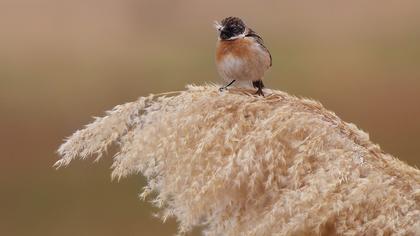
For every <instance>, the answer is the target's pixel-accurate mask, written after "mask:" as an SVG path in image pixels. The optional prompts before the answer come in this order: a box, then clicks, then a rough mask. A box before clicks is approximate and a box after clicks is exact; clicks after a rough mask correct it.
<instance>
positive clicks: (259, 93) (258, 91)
mask: <svg viewBox="0 0 420 236" xmlns="http://www.w3.org/2000/svg"><path fill="white" fill-rule="evenodd" d="M255 94H257V95H259V96H263V97H265V96H264V92H263V91H262V89H261V88H259V89H258V90H257V92H255Z"/></svg>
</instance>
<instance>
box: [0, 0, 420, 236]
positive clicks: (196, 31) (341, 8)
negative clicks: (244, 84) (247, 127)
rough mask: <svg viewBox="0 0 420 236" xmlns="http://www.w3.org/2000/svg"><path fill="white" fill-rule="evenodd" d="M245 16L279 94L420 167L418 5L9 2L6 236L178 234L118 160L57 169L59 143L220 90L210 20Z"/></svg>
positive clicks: (1, 200) (1, 16)
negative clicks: (135, 112)
mask: <svg viewBox="0 0 420 236" xmlns="http://www.w3.org/2000/svg"><path fill="white" fill-rule="evenodd" d="M229 15H236V16H241V17H243V18H244V20H245V21H246V22H247V23H248V24H249V25H250V26H252V27H253V28H254V29H255V30H256V31H257V32H258V33H260V34H261V35H262V36H263V38H264V39H265V41H266V45H267V47H268V48H269V49H270V51H271V53H272V56H273V67H272V69H271V71H270V72H269V73H268V74H267V76H266V80H265V83H266V85H267V86H268V87H270V88H275V89H281V90H284V91H287V92H289V93H291V94H295V95H298V96H303V97H311V98H314V99H316V100H319V101H321V102H322V103H323V104H324V105H325V106H326V107H327V108H328V109H331V110H333V111H334V112H336V113H337V114H338V115H339V116H340V117H341V118H343V119H344V120H346V121H349V122H353V123H355V124H357V125H358V126H359V127H360V128H362V129H363V130H365V131H367V132H369V133H370V135H371V139H372V140H373V141H374V142H377V143H380V144H381V146H382V147H383V149H384V150H385V151H386V152H389V153H391V154H393V155H395V156H397V157H399V158H400V159H402V160H404V161H406V162H408V163H409V164H411V165H419V164H420V159H419V157H418V151H417V148H418V146H419V144H420V138H419V135H418V134H419V133H420V105H419V102H420V43H419V42H420V2H419V1H414V0H413V1H409V0H401V1H380V0H371V1H362V0H356V1H347V2H345V1H310V0H304V1H292V0H289V1H276V0H269V1H192V0H191V1H140V0H121V1H111V0H75V1H63V0H61V1H57V0H55V1H53V0H39V1H33V0H0V108H1V115H0V144H1V154H0V157H1V166H0V186H1V187H0V234H1V235H172V234H174V233H175V232H176V224H175V221H174V220H172V221H170V222H168V223H166V224H161V223H160V222H159V221H158V220H157V219H154V218H153V217H152V212H153V209H151V208H150V205H149V204H147V203H143V202H140V201H139V200H138V197H137V194H138V193H139V192H140V189H141V187H142V186H143V181H144V180H143V179H142V178H141V177H139V176H133V177H131V178H128V179H125V180H122V181H120V183H117V182H111V181H110V177H109V174H110V170H109V166H110V163H111V162H110V158H109V156H111V155H112V151H111V152H110V155H109V156H108V158H106V159H104V160H103V161H102V162H100V163H99V164H95V165H93V164H91V161H85V162H82V161H79V162H77V163H75V164H72V165H70V167H68V168H66V169H62V170H60V171H55V170H54V169H52V168H51V165H52V164H53V163H54V162H55V161H56V160H57V158H58V157H57V155H56V154H55V150H56V149H57V147H58V146H59V145H60V143H62V140H63V138H65V137H66V136H69V135H70V134H71V133H72V132H74V131H75V130H76V129H78V128H81V127H82V126H83V125H84V124H87V123H88V122H90V121H91V120H92V118H91V117H92V116H100V115H102V114H103V111H105V110H107V109H110V108H112V107H113V106H114V105H117V104H121V103H124V102H128V101H132V100H134V99H136V98H137V97H139V96H144V95H147V94H149V93H158V92H164V91H170V90H180V89H183V88H184V87H185V85H186V84H188V83H195V84H202V83H205V82H219V78H218V76H217V74H216V71H215V68H214V55H213V54H214V47H215V40H216V33H215V31H214V30H213V28H212V22H213V20H217V19H219V20H220V19H221V18H223V17H225V16H229Z"/></svg>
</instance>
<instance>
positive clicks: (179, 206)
mask: <svg viewBox="0 0 420 236" xmlns="http://www.w3.org/2000/svg"><path fill="white" fill-rule="evenodd" d="M252 92H253V91H252ZM266 93H267V95H266V97H259V96H253V95H252V94H251V91H248V90H243V89H232V90H230V91H227V92H223V93H219V92H218V88H217V87H216V86H213V85H211V86H188V88H187V90H186V91H182V92H179V93H177V94H174V95H173V96H157V95H156V96H153V95H151V96H149V97H142V98H139V99H138V100H137V101H135V102H131V103H127V104H124V105H119V106H116V107H115V108H114V109H113V110H111V111H110V112H107V113H106V116H104V117H102V118H96V119H95V121H94V122H92V123H91V124H89V125H87V126H86V127H85V128H84V129H82V130H79V131H77V132H75V133H74V134H73V135H72V136H71V137H69V138H68V139H67V140H66V142H65V143H64V144H63V145H61V147H60V148H59V150H58V152H59V154H60V155H61V159H60V160H59V161H58V162H57V163H56V166H57V167H60V166H66V165H68V164H69V163H70V162H71V161H72V160H74V159H76V158H82V159H84V158H88V157H96V158H100V157H101V155H102V154H103V153H104V152H105V151H106V150H107V148H108V147H109V146H110V145H111V144H116V145H118V146H119V152H118V153H117V154H116V155H115V157H114V163H113V165H112V168H113V171H112V176H113V177H114V178H121V177H125V176H127V175H131V174H138V173H141V174H143V175H144V176H145V177H146V178H147V182H148V184H147V186H146V187H145V188H144V191H143V193H142V194H141V197H142V198H147V197H148V196H149V194H150V193H154V194H153V196H154V197H153V198H152V202H153V203H154V204H155V205H156V206H158V207H160V208H161V211H160V213H159V215H160V217H161V218H162V219H166V218H167V217H175V218H176V219H177V221H178V222H179V227H180V228H179V232H180V233H185V232H188V231H190V230H191V229H192V228H193V227H196V226H204V227H203V228H204V231H203V234H204V235H420V223H419V222H420V206H419V201H420V172H419V170H418V169H416V168H413V167H410V166H408V165H406V164H405V163H403V162H401V161H399V160H398V159H395V158H394V157H392V156H391V155H389V154H386V153H384V152H383V151H382V150H381V149H380V148H379V146H377V145H375V144H373V143H372V142H371V141H370V140H369V137H368V135H367V134H366V133H364V132H363V131H360V130H359V129H357V128H356V126H355V125H353V124H350V123H346V122H343V121H342V120H341V119H340V118H338V117H337V116H336V115H335V114H334V113H332V112H330V111H328V110H326V109H324V108H323V107H322V105H321V104H320V103H318V102H315V101H312V100H309V99H300V98H296V97H293V96H290V95H288V94H286V93H284V92H280V91H275V90H267V91H266Z"/></svg>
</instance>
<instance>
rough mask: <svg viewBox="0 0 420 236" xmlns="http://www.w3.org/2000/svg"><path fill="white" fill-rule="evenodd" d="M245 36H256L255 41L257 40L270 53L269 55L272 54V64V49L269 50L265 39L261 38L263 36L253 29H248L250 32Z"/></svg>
mask: <svg viewBox="0 0 420 236" xmlns="http://www.w3.org/2000/svg"><path fill="white" fill-rule="evenodd" d="M245 37H251V38H254V39H255V41H257V43H258V44H259V45H260V46H261V47H262V48H263V49H264V50H265V51H266V52H267V53H268V55H269V56H270V66H271V65H272V61H273V59H272V58H271V53H270V51H268V48H267V47H266V46H265V45H264V40H263V39H262V38H261V36H259V35H258V34H257V33H256V32H255V31H253V30H252V29H248V34H247V35H245Z"/></svg>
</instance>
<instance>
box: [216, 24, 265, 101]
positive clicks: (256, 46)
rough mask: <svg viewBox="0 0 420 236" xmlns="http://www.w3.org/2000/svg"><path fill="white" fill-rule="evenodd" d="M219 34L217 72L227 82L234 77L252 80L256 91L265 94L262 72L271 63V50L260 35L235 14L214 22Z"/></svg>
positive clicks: (242, 80) (239, 80) (231, 82)
mask: <svg viewBox="0 0 420 236" xmlns="http://www.w3.org/2000/svg"><path fill="white" fill-rule="evenodd" d="M214 26H215V28H216V29H217V31H218V34H219V37H218V41H217V47H216V67H217V71H218V72H219V74H220V76H221V77H222V78H223V80H224V81H225V82H227V83H228V84H227V85H225V86H223V87H221V88H220V89H219V90H220V91H223V90H225V89H227V88H228V87H229V86H230V85H232V84H233V83H234V82H235V81H238V82H247V81H252V85H253V86H254V88H257V92H256V94H258V95H261V96H264V93H263V90H262V89H263V88H264V84H263V82H262V79H263V77H264V73H265V72H266V71H267V70H268V69H269V68H270V67H271V61H272V59H271V54H270V52H269V51H268V49H267V48H266V47H265V46H264V42H263V39H262V38H261V36H259V35H258V34H257V33H256V32H255V31H253V30H252V29H251V28H249V27H247V26H246V24H245V23H244V22H243V21H242V20H241V19H240V18H238V17H232V16H231V17H227V18H225V19H223V20H222V21H221V22H220V23H219V22H217V21H216V22H215V24H214Z"/></svg>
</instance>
